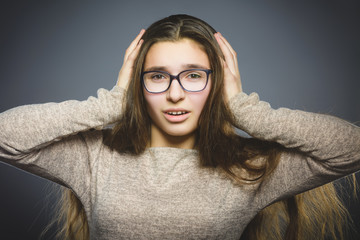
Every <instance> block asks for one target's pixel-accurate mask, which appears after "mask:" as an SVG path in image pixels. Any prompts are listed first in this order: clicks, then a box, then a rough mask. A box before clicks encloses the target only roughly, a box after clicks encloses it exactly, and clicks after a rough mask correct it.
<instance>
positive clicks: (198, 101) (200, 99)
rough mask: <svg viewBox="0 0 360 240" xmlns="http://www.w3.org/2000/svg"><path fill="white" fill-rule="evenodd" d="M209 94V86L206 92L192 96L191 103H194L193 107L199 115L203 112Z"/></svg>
mask: <svg viewBox="0 0 360 240" xmlns="http://www.w3.org/2000/svg"><path fill="white" fill-rule="evenodd" d="M209 94H210V86H207V87H206V89H204V91H202V92H199V93H197V94H194V95H192V96H191V101H192V103H193V106H194V108H196V111H197V112H198V113H199V114H200V113H201V112H202V110H203V108H204V105H205V103H206V101H207V99H208V96H209Z"/></svg>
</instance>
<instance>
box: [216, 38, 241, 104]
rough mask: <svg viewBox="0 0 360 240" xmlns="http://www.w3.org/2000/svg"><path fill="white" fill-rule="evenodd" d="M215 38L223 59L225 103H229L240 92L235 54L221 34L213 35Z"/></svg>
mask: <svg viewBox="0 0 360 240" xmlns="http://www.w3.org/2000/svg"><path fill="white" fill-rule="evenodd" d="M215 38H216V40H217V42H218V43H219V46H220V48H221V51H222V53H223V54H224V58H225V59H224V61H223V66H224V91H225V98H226V101H229V100H230V99H231V98H232V97H233V96H235V95H236V94H238V93H240V92H242V87H241V79H240V71H239V67H238V62H237V54H236V52H235V51H234V49H233V48H232V47H231V45H230V43H229V42H228V41H227V40H226V39H225V38H224V37H223V36H222V35H221V33H215Z"/></svg>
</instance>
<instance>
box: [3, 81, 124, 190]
mask: <svg viewBox="0 0 360 240" xmlns="http://www.w3.org/2000/svg"><path fill="white" fill-rule="evenodd" d="M123 93H124V91H123V90H122V89H121V88H119V87H117V86H115V87H114V88H113V89H112V90H111V91H108V90H105V89H99V90H98V93H97V95H98V96H97V97H89V98H88V99H87V100H85V101H76V100H70V101H64V102H61V103H46V104H34V105H25V106H20V107H16V108H13V109H10V110H7V111H5V112H3V113H1V114H0V160H1V161H3V162H6V163H8V164H10V165H13V166H16V167H18V168H21V169H23V170H25V171H27V172H30V173H33V174H35V175H38V176H41V177H44V178H47V179H50V180H52V181H55V182H57V183H60V184H62V185H65V186H67V187H71V188H73V189H75V190H79V191H80V188H81V187H84V186H85V185H87V184H88V179H89V177H90V173H91V166H92V163H91V160H92V159H95V158H94V156H91V155H94V154H95V152H96V148H100V145H101V144H100V142H101V140H102V131H96V130H94V131H90V130H92V129H97V130H100V129H102V128H103V127H105V126H108V125H109V124H112V123H115V122H116V121H117V120H118V119H119V117H120V116H121V104H122V96H123Z"/></svg>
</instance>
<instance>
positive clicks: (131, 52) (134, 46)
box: [117, 29, 145, 90]
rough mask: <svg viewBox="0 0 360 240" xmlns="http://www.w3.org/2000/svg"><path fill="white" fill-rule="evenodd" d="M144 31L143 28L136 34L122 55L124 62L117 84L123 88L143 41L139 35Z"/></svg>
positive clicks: (128, 78)
mask: <svg viewBox="0 0 360 240" xmlns="http://www.w3.org/2000/svg"><path fill="white" fill-rule="evenodd" d="M144 33H145V30H144V29H142V30H141V31H140V33H139V34H138V35H137V36H136V38H135V39H134V40H133V41H132V42H131V44H130V46H129V47H128V48H127V49H126V52H125V56H124V62H123V65H122V67H121V69H120V72H119V76H118V80H117V85H118V86H120V87H121V88H123V89H125V90H126V89H127V88H128V85H129V82H130V79H131V74H132V71H133V67H134V61H135V59H136V57H137V55H138V53H139V50H140V47H141V45H142V43H143V40H142V39H141V37H142V36H143V34H144Z"/></svg>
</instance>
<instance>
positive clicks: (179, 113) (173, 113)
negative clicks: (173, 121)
mask: <svg viewBox="0 0 360 240" xmlns="http://www.w3.org/2000/svg"><path fill="white" fill-rule="evenodd" d="M185 113H186V112H181V111H179V112H168V114H170V115H181V114H185Z"/></svg>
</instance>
